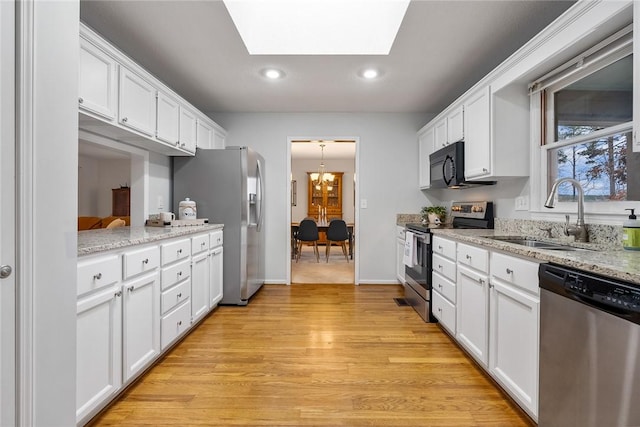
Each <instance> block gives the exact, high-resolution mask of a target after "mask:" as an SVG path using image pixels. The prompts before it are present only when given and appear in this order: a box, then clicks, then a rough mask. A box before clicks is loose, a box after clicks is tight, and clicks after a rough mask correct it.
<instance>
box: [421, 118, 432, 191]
mask: <svg viewBox="0 0 640 427" xmlns="http://www.w3.org/2000/svg"><path fill="white" fill-rule="evenodd" d="M434 144H435V128H434V127H433V126H429V127H427V128H423V130H421V131H420V133H419V134H418V173H419V175H418V179H419V182H418V186H419V187H420V188H421V189H422V188H429V186H430V184H431V173H430V171H431V167H430V162H429V155H430V154H431V153H433V148H434Z"/></svg>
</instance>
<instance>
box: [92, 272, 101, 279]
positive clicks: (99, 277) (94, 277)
mask: <svg viewBox="0 0 640 427" xmlns="http://www.w3.org/2000/svg"><path fill="white" fill-rule="evenodd" d="M100 279H102V273H98V274H94V275H93V280H100Z"/></svg>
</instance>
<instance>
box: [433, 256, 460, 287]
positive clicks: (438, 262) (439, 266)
mask: <svg viewBox="0 0 640 427" xmlns="http://www.w3.org/2000/svg"><path fill="white" fill-rule="evenodd" d="M433 271H436V272H438V273H440V274H441V275H443V276H444V277H446V278H447V279H449V280H453V281H454V282H455V280H456V263H455V262H453V261H451V260H450V259H447V258H444V257H442V256H440V255H437V254H433Z"/></svg>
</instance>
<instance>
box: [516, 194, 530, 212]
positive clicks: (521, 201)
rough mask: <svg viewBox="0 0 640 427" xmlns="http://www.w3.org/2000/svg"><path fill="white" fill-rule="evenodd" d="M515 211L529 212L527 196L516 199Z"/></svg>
mask: <svg viewBox="0 0 640 427" xmlns="http://www.w3.org/2000/svg"><path fill="white" fill-rule="evenodd" d="M515 210H517V211H528V210H529V196H520V197H516V202H515Z"/></svg>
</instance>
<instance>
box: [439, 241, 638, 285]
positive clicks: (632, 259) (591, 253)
mask: <svg viewBox="0 0 640 427" xmlns="http://www.w3.org/2000/svg"><path fill="white" fill-rule="evenodd" d="M432 232H433V234H435V235H442V236H443V237H450V238H453V239H456V240H458V241H461V242H468V243H471V244H474V245H479V246H484V247H486V248H490V249H498V250H501V251H504V252H508V253H511V254H514V255H520V256H524V257H528V258H535V259H537V260H540V261H548V262H554V263H557V264H562V265H565V266H568V267H574V268H579V269H581V270H585V271H590V272H593V273H597V274H602V275H605V276H609V277H614V278H617V279H621V280H628V281H631V282H634V283H637V284H640V251H637V252H636V251H625V250H623V249H622V248H621V247H617V246H607V245H598V244H594V243H571V245H572V246H576V247H581V248H585V249H586V248H588V249H591V250H585V251H554V250H545V249H537V248H530V247H527V246H522V245H517V244H513V243H507V242H503V241H500V240H492V239H489V238H487V236H493V235H494V230H464V229H433V230H432ZM495 235H508V234H505V233H502V232H500V233H499V232H495ZM542 240H548V241H550V242H555V243H559V242H560V243H563V244H567V243H565V242H564V241H559V239H542Z"/></svg>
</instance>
